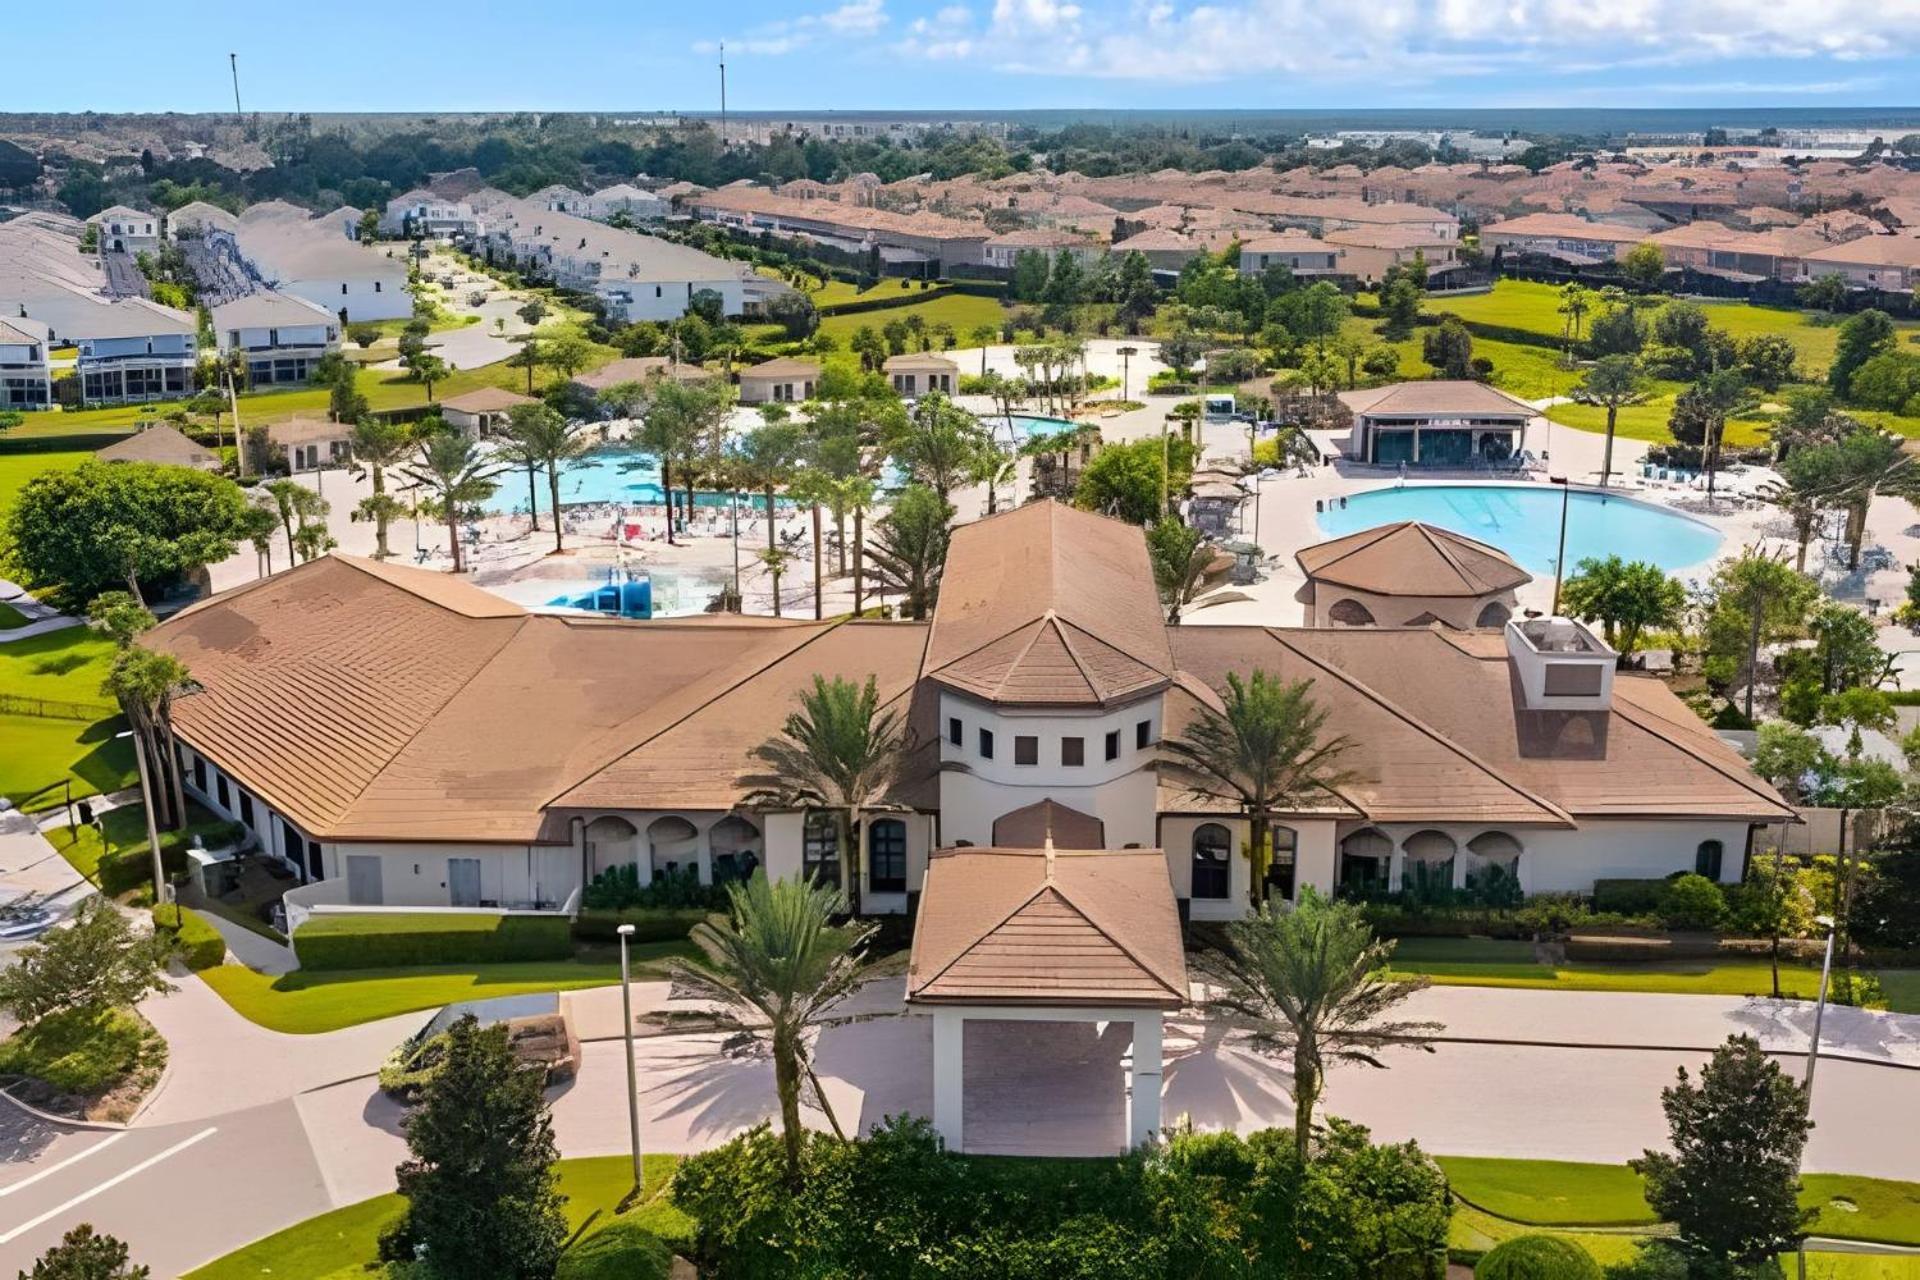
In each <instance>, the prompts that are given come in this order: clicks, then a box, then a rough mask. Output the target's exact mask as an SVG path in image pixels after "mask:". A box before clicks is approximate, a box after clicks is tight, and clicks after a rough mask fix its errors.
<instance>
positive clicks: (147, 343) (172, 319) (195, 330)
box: [66, 298, 200, 405]
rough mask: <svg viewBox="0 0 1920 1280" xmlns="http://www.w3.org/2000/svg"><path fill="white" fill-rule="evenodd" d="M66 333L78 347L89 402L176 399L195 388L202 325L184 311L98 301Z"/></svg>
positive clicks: (142, 302)
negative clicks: (85, 319) (93, 311)
mask: <svg viewBox="0 0 1920 1280" xmlns="http://www.w3.org/2000/svg"><path fill="white" fill-rule="evenodd" d="M66 336H67V337H69V338H71V339H73V340H74V341H75V342H76V344H77V346H78V348H79V360H78V362H77V363H76V365H75V367H74V377H75V378H76V379H77V380H78V382H79V386H80V397H81V400H82V401H83V402H84V403H86V404H90V405H93V404H127V403H132V402H136V401H141V400H161V399H172V398H175V397H179V396H184V395H187V394H189V393H190V392H192V390H193V368H194V365H195V364H196V363H197V362H198V361H199V355H200V345H199V326H198V325H197V324H196V323H195V321H194V318H193V317H192V316H191V315H189V314H188V313H187V312H185V311H179V310H176V309H175V308H173V307H163V306H161V305H160V304H159V303H157V302H150V301H148V300H147V299H145V298H122V299H120V300H119V301H117V302H110V303H104V304H100V305H99V306H98V310H97V312H96V314H94V315H93V316H92V317H91V318H90V319H89V321H88V322H86V323H85V324H83V325H82V326H81V327H80V328H78V329H76V330H74V331H72V332H70V333H69V334H67V335H66Z"/></svg>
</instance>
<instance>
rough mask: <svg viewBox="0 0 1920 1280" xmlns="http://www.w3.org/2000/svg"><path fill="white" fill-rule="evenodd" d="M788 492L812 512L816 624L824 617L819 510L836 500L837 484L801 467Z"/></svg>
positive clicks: (824, 569)
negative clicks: (830, 501)
mask: <svg viewBox="0 0 1920 1280" xmlns="http://www.w3.org/2000/svg"><path fill="white" fill-rule="evenodd" d="M787 493H788V494H789V495H790V496H791V497H792V498H793V500H794V501H795V502H802V503H805V504H806V505H807V506H809V507H811V508H812V509H813V618H814V621H816V622H818V621H819V620H820V619H821V618H822V617H824V616H825V613H824V611H823V605H824V601H823V600H822V596H821V592H822V589H823V587H824V586H825V584H826V578H827V565H826V558H825V554H824V552H823V550H822V548H821V538H820V508H821V507H823V506H825V505H826V504H827V503H828V502H829V500H833V499H836V498H837V496H838V493H839V482H838V481H837V480H835V479H834V478H833V477H832V476H830V475H828V474H827V473H826V472H825V471H822V470H820V469H819V468H818V467H802V468H801V469H800V470H799V471H796V472H795V473H794V476H793V480H792V482H791V483H789V484H788V485H787Z"/></svg>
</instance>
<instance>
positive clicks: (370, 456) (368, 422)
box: [353, 417, 413, 560]
mask: <svg viewBox="0 0 1920 1280" xmlns="http://www.w3.org/2000/svg"><path fill="white" fill-rule="evenodd" d="M412 448H413V428H411V427H410V426H407V425H405V424H404V423H398V422H391V421H389V420H387V419H385V418H371V417H369V418H362V419H361V420H360V421H359V422H357V423H355V424H354V428H353V461H354V466H355V475H354V478H355V479H359V477H360V475H362V474H366V475H371V476H372V477H373V492H372V493H371V494H370V495H368V496H367V497H366V498H364V499H362V500H361V502H360V505H359V506H358V507H357V508H355V514H356V515H359V516H363V517H370V518H371V519H372V520H373V539H374V552H373V558H374V559H376V560H385V559H386V558H387V557H388V556H390V555H392V554H393V552H392V550H390V549H389V548H388V546H387V526H388V524H389V523H390V522H391V520H392V519H393V517H394V514H395V510H396V507H397V505H398V504H396V503H394V502H393V501H392V500H391V499H389V498H388V497H387V468H389V467H395V466H398V465H399V464H400V462H401V460H402V459H403V458H405V457H406V456H407V454H408V452H409V451H410V450H411V449H412Z"/></svg>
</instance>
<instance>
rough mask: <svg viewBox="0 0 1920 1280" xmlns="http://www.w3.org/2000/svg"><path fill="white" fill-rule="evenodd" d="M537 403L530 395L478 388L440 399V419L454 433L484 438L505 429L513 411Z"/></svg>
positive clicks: (490, 388) (499, 389)
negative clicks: (452, 429)
mask: <svg viewBox="0 0 1920 1280" xmlns="http://www.w3.org/2000/svg"><path fill="white" fill-rule="evenodd" d="M539 403H540V402H539V401H538V400H536V399H534V398H533V397H532V396H523V395H521V394H520V393H519V392H518V391H509V390H507V389H506V388H505V387H480V388H478V389H476V390H473V391H469V392H466V393H465V394H463V395H457V396H448V397H447V398H446V399H444V400H442V401H441V402H440V416H441V417H442V418H444V419H446V423H447V425H448V426H450V427H453V428H455V429H456V430H460V431H464V432H466V433H467V434H469V435H471V436H475V437H484V436H490V435H492V434H493V433H494V432H496V431H504V430H506V428H507V424H508V420H509V418H510V417H511V415H512V413H513V411H514V409H516V408H517V407H519V406H520V405H523V404H539Z"/></svg>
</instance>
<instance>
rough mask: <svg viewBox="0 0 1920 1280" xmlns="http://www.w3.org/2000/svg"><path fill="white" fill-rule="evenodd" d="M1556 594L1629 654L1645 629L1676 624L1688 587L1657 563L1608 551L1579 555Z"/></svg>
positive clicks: (1679, 617) (1565, 604)
mask: <svg viewBox="0 0 1920 1280" xmlns="http://www.w3.org/2000/svg"><path fill="white" fill-rule="evenodd" d="M1560 599H1561V603H1562V605H1563V607H1564V608H1565V609H1566V611H1567V612H1568V613H1569V614H1571V615H1572V616H1573V617H1576V618H1579V619H1581V620H1582V621H1585V622H1598V623H1599V624H1600V626H1601V629H1602V630H1603V631H1604V632H1605V634H1606V637H1607V643H1608V644H1610V645H1612V646H1613V647H1614V648H1615V649H1618V650H1619V651H1620V652H1621V653H1623V654H1631V653H1633V652H1634V651H1635V650H1637V649H1638V648H1639V647H1640V636H1641V634H1642V633H1643V632H1645V631H1647V630H1649V629H1655V630H1658V629H1661V628H1666V627H1674V626H1678V625H1679V623H1680V619H1681V617H1682V615H1683V614H1684V613H1685V611H1686V607H1687V589H1686V587H1685V586H1684V585H1682V584H1681V582H1680V581H1679V580H1678V579H1677V578H1670V577H1668V576H1667V574H1666V571H1665V570H1663V569H1662V568H1660V566H1659V565H1655V564H1648V563H1647V562H1645V561H1643V560H1631V561H1630V560H1623V559H1622V558H1621V557H1619V556H1607V557H1605V558H1604V559H1597V560H1596V559H1587V560H1582V561H1581V562H1580V564H1579V567H1578V568H1577V570H1576V571H1575V573H1574V575H1573V577H1571V578H1568V579H1567V581H1566V584H1565V585H1564V586H1563V587H1562V589H1561V593H1560Z"/></svg>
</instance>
